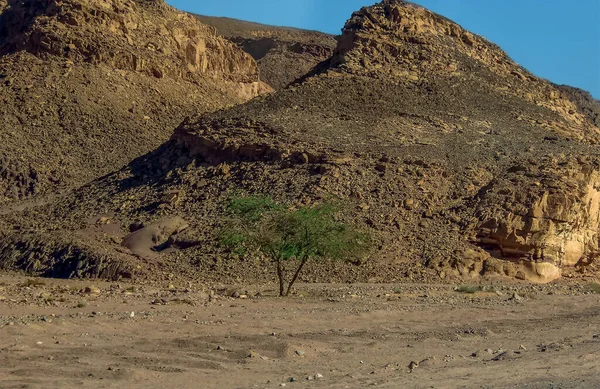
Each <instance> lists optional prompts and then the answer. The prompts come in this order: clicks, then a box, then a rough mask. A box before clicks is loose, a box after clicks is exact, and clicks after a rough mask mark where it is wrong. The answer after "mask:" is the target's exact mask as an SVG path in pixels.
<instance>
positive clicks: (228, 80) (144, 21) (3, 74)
mask: <svg viewBox="0 0 600 389" xmlns="http://www.w3.org/2000/svg"><path fill="white" fill-rule="evenodd" d="M266 90H269V88H268V87H267V86H265V85H264V84H263V83H261V82H259V77H258V68H257V66H256V63H255V61H254V60H253V59H252V58H251V57H250V56H249V55H247V54H246V53H244V52H243V51H242V50H240V49H238V48H237V47H236V46H234V45H233V44H231V43H230V42H228V41H226V40H224V39H222V38H219V37H218V36H217V34H216V31H215V29H214V28H212V27H210V26H207V25H205V24H201V23H199V22H198V20H197V19H195V18H193V17H191V16H189V15H187V14H185V13H182V12H179V11H177V10H175V9H173V8H171V7H169V6H167V5H166V4H165V3H164V1H162V0H137V1H132V0H108V1H106V0H85V1H83V0H44V1H33V0H25V1H17V0H3V1H1V2H0V115H1V116H2V118H3V120H2V122H1V123H0V203H3V202H7V201H11V200H15V199H23V198H26V197H29V196H31V195H39V194H43V193H45V192H50V191H55V190H57V189H60V188H69V187H72V186H74V185H77V184H82V183H84V182H87V181H89V180H91V179H94V178H97V177H100V176H102V175H104V174H106V173H108V172H110V171H113V170H115V169H117V168H120V167H121V166H123V165H124V164H126V163H127V162H129V161H130V160H131V159H133V158H135V157H137V156H139V155H142V154H144V153H146V152H148V151H150V150H152V149H154V148H156V147H157V146H158V145H160V144H161V143H162V142H164V141H165V140H166V139H168V136H169V135H170V133H171V132H172V128H173V127H175V126H177V125H178V124H179V123H180V122H181V121H182V120H183V118H184V117H185V116H187V115H189V114H191V113H198V112H207V111H213V110H215V109H219V108H222V107H225V106H229V105H232V104H236V103H240V102H243V101H245V100H248V99H249V98H252V97H254V96H256V95H258V94H259V93H261V92H263V91H266Z"/></svg>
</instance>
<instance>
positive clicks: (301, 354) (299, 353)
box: [296, 350, 306, 357]
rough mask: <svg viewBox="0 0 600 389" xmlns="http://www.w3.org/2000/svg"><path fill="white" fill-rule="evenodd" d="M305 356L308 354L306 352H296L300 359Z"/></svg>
mask: <svg viewBox="0 0 600 389" xmlns="http://www.w3.org/2000/svg"><path fill="white" fill-rule="evenodd" d="M304 354H306V353H305V352H304V351H302V350H296V355H297V356H299V357H303V356H304Z"/></svg>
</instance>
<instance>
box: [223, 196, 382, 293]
mask: <svg viewBox="0 0 600 389" xmlns="http://www.w3.org/2000/svg"><path fill="white" fill-rule="evenodd" d="M228 210H229V212H230V213H231V216H232V218H231V220H230V222H229V223H228V225H227V226H226V227H225V228H224V229H223V230H222V231H221V235H220V243H221V244H222V245H223V246H224V247H226V248H228V249H229V250H231V251H232V252H235V253H237V254H240V255H244V254H246V253H247V252H248V251H249V250H255V251H258V252H260V253H262V254H263V255H265V256H267V257H268V258H269V259H270V260H271V261H272V262H273V264H274V265H275V268H276V272H277V278H278V280H279V295H280V296H282V297H283V296H288V295H289V294H290V292H291V290H292V287H293V286H294V283H295V282H296V280H297V279H298V277H299V276H300V273H301V272H302V269H303V268H304V266H305V265H306V263H307V262H308V261H310V260H317V259H335V260H353V259H356V258H360V257H363V256H365V255H366V254H367V252H368V251H369V250H370V247H371V239H370V237H369V236H368V235H367V234H365V233H362V232H360V231H358V230H357V229H355V228H353V227H351V226H349V225H347V224H346V223H343V222H340V221H338V220H336V218H335V216H336V214H337V213H338V212H339V208H338V207H337V206H335V205H334V204H332V203H324V204H320V205H316V206H312V207H307V206H303V207H299V208H292V207H288V206H285V205H283V204H278V203H276V202H275V201H273V199H271V198H270V197H268V196H247V197H242V196H233V197H231V198H230V199H229V203H228ZM289 262H294V263H295V271H294V272H293V276H292V278H291V279H290V280H289V281H287V280H286V278H287V277H286V274H285V273H286V272H285V268H286V266H285V263H289ZM286 283H287V288H286Z"/></svg>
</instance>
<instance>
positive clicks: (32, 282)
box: [19, 278, 46, 288]
mask: <svg viewBox="0 0 600 389" xmlns="http://www.w3.org/2000/svg"><path fill="white" fill-rule="evenodd" d="M44 285H46V283H45V282H44V281H42V280H40V279H37V278H29V279H28V280H27V281H25V282H23V283H22V284H19V286H20V287H22V288H36V287H38V286H44Z"/></svg>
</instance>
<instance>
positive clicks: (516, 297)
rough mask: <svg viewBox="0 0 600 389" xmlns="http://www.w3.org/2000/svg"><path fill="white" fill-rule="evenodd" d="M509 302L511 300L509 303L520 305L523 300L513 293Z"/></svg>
mask: <svg viewBox="0 0 600 389" xmlns="http://www.w3.org/2000/svg"><path fill="white" fill-rule="evenodd" d="M509 300H511V301H515V302H517V303H522V302H523V300H524V298H523V297H521V296H519V295H518V294H517V292H514V293H513V295H512V297H511V298H510V299H509Z"/></svg>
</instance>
